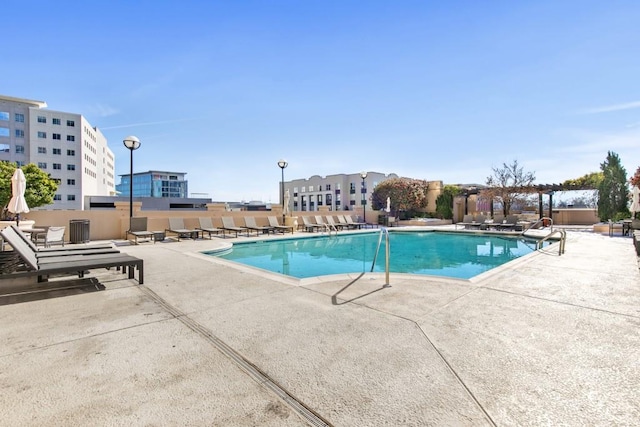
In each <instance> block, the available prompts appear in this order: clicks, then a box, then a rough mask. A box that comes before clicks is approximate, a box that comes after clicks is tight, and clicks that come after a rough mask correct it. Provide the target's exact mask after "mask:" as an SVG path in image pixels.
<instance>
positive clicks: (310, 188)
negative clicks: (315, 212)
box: [309, 185, 313, 193]
mask: <svg viewBox="0 0 640 427" xmlns="http://www.w3.org/2000/svg"><path fill="white" fill-rule="evenodd" d="M312 191H313V185H310V186H309V193H311V192H312Z"/></svg>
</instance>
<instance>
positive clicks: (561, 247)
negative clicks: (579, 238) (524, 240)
mask: <svg viewBox="0 0 640 427" xmlns="http://www.w3.org/2000/svg"><path fill="white" fill-rule="evenodd" d="M545 221H546V222H548V223H549V225H550V227H551V232H550V233H549V234H547V235H546V236H544V237H543V238H542V239H540V240H538V241H537V242H536V250H540V249H542V244H543V243H544V242H546V241H547V240H549V239H550V238H551V237H552V236H554V235H556V234H559V235H560V245H559V247H558V255H562V254H563V253H564V247H565V245H566V243H567V232H566V231H565V230H563V229H561V228H558V229H556V230H554V229H553V218H549V217H547V216H545V217H542V218H540V219H539V220H537V221H536V222H534V223H533V224H531V226H529V227H527V230H530V229H532V228H533V227H535V226H536V225H537V224H539V223H541V222H545ZM527 230H524V231H523V232H522V235H523V236H524V235H525V234H524V233H525V232H526V231H527Z"/></svg>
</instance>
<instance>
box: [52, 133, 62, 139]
mask: <svg viewBox="0 0 640 427" xmlns="http://www.w3.org/2000/svg"><path fill="white" fill-rule="evenodd" d="M52 137H53V139H57V140H61V139H62V137H61V136H60V134H59V133H54V134H53V135H52Z"/></svg>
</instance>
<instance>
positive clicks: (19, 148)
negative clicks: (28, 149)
mask: <svg viewBox="0 0 640 427" xmlns="http://www.w3.org/2000/svg"><path fill="white" fill-rule="evenodd" d="M16 154H24V145H16Z"/></svg>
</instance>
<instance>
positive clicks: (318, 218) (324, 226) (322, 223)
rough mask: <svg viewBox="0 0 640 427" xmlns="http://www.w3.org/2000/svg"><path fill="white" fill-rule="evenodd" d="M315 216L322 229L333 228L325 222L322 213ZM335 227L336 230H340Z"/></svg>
mask: <svg viewBox="0 0 640 427" xmlns="http://www.w3.org/2000/svg"><path fill="white" fill-rule="evenodd" d="M314 218H315V219H316V224H318V225H319V226H320V227H321V228H322V230H326V231H329V230H330V229H331V227H330V226H329V224H328V223H326V222H324V219H323V218H322V215H316V216H315V217H314ZM334 229H335V230H336V231H338V230H337V229H336V228H335V227H334Z"/></svg>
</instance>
